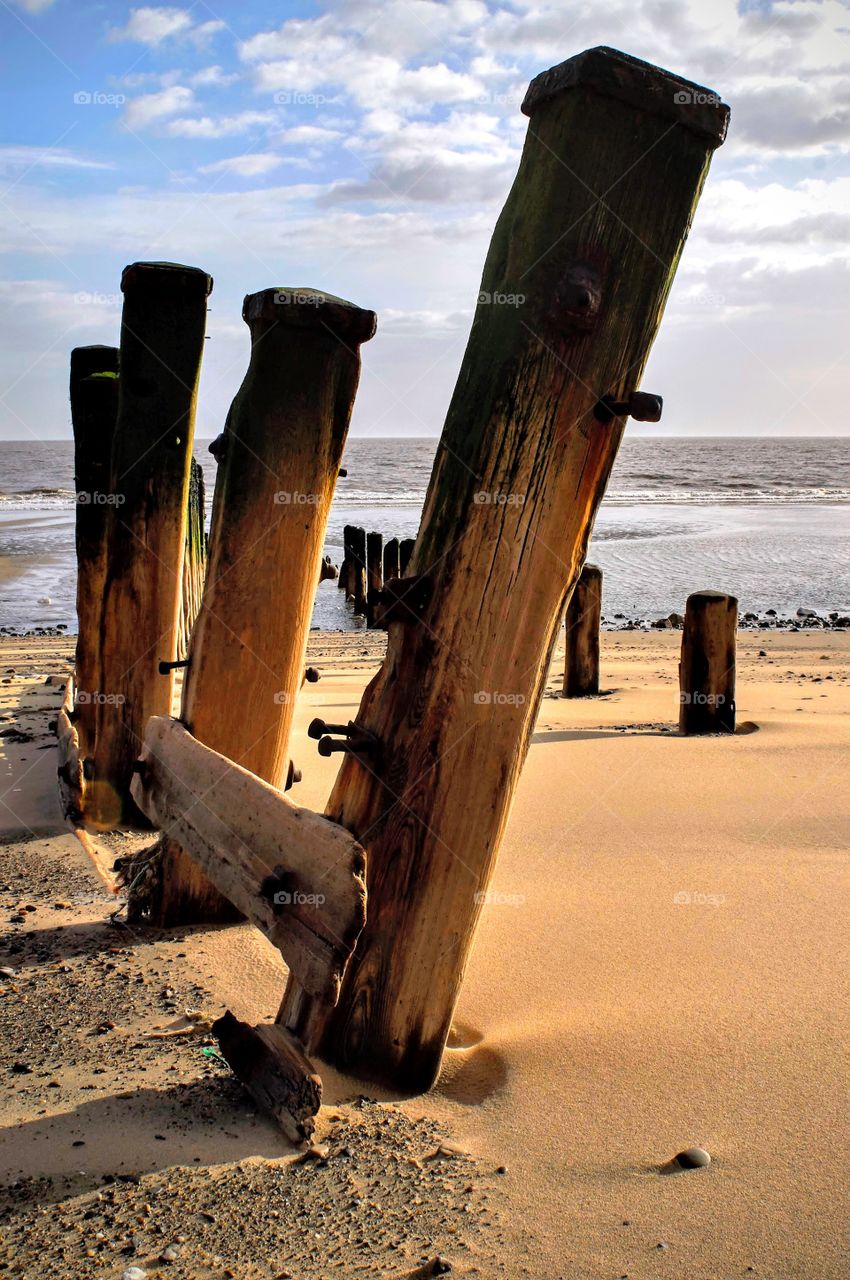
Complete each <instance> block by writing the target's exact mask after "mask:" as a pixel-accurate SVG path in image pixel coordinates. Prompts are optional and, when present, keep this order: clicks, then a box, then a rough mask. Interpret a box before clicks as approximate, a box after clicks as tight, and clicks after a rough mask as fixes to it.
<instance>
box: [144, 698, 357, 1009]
mask: <svg viewBox="0 0 850 1280" xmlns="http://www.w3.org/2000/svg"><path fill="white" fill-rule="evenodd" d="M140 761H141V765H140V766H139V768H140V771H139V772H137V773H136V774H135V775H134V777H133V782H132V793H133V798H134V800H135V802H136V804H137V805H138V807H139V809H140V810H141V811H142V813H144V814H145V815H146V816H147V817H148V818H149V819H150V821H151V822H152V823H153V824H154V826H156V827H158V828H159V829H160V830H162V831H164V832H166V833H167V834H168V835H169V836H171V837H172V838H173V839H174V840H176V841H178V842H179V844H180V845H181V846H182V848H183V849H185V850H186V851H187V852H188V853H189V854H191V857H192V858H193V860H194V861H195V862H197V864H198V865H199V866H200V868H201V869H202V870H203V872H204V874H205V875H207V876H208V877H209V878H210V879H211V881H212V882H213V883H214V885H215V886H216V888H217V889H218V891H219V892H220V893H222V894H223V895H224V896H225V898H227V900H228V901H229V902H232V903H233V904H234V905H235V906H236V907H237V908H238V909H239V911H241V912H242V914H243V915H244V916H246V917H247V918H248V919H249V920H250V921H251V922H252V924H255V925H256V926H257V928H258V929H261V930H262V932H263V933H264V934H265V935H266V937H267V938H268V939H269V940H270V941H271V942H272V943H273V944H274V945H275V946H276V947H277V948H278V949H279V951H280V953H281V955H282V956H283V958H284V960H285V961H286V963H287V964H288V965H289V967H290V970H291V972H292V973H295V974H298V975H299V981H300V982H301V983H302V984H303V985H305V986H308V987H309V988H310V989H311V990H312V991H313V992H314V993H315V994H316V995H317V996H319V997H320V998H321V999H323V1000H327V1001H329V1002H331V1003H333V1002H335V1000H336V998H337V995H338V992H339V984H340V979H341V977H342V974H343V972H344V970H345V966H346V964H347V962H348V958H349V956H350V955H351V951H352V949H353V947H354V944H355V942H356V940H357V938H358V936H359V934H360V931H361V929H362V928H363V923H364V921H365V918H366V887H365V879H364V874H365V872H364V868H365V859H364V854H363V850H362V848H361V846H360V845H359V844H358V843H357V841H356V840H355V839H354V838H353V837H352V836H351V835H350V834H349V833H348V832H347V831H345V830H344V829H343V828H342V827H340V826H338V825H337V824H336V823H334V822H331V821H329V820H328V819H327V818H324V817H322V815H321V814H317V813H313V812H312V810H310V809H303V808H301V807H300V806H299V805H296V804H293V802H292V801H291V800H289V799H288V798H287V797H286V796H285V795H283V793H282V792H280V791H278V790H276V789H275V788H274V787H272V786H270V785H269V784H268V783H267V782H264V781H263V780H262V779H261V778H258V777H256V776H255V775H254V774H253V773H249V771H248V770H247V769H243V768H241V767H240V766H239V765H236V764H234V763H233V762H232V761H231V760H228V759H226V757H224V756H222V755H220V754H219V753H218V752H217V751H213V750H212V749H211V748H210V747H207V746H204V745H203V744H202V743H200V742H198V741H197V739H196V738H193V737H192V735H191V734H190V733H189V731H188V729H186V728H185V726H184V725H182V724H181V723H180V721H179V720H171V719H168V718H166V717H162V716H155V717H154V718H153V719H151V720H150V722H149V724H148V728H147V732H146V734H145V744H144V749H143V751H142V753H141V756H140Z"/></svg>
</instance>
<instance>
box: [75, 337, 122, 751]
mask: <svg viewBox="0 0 850 1280" xmlns="http://www.w3.org/2000/svg"><path fill="white" fill-rule="evenodd" d="M118 370H119V363H118V348H117V347H105V346H91V347H75V348H74V350H73V351H72V352H71V386H70V393H71V425H72V428H73V432H74V488H75V490H76V495H77V510H76V549H77V651H76V657H75V662H74V686H75V703H74V706H73V707H72V708H69V710H70V711H71V713H72V715H73V718H74V723H75V725H76V729H77V733H78V735H79V748H80V751H81V752H82V753H83V754H84V755H88V754H90V753H91V751H92V750H93V748H94V733H95V723H96V710H97V703H96V698H97V695H98V693H99V689H98V683H97V682H98V680H99V678H100V671H99V665H98V662H99V655H100V645H101V628H100V615H101V607H102V602H103V591H104V584H105V578H106V531H107V528H108V524H109V512H110V508H111V507H112V506H113V505H114V502H115V495H113V494H112V493H111V492H110V488H109V486H110V469H111V460H112V442H113V439H114V436H115V423H116V420H117V417H118Z"/></svg>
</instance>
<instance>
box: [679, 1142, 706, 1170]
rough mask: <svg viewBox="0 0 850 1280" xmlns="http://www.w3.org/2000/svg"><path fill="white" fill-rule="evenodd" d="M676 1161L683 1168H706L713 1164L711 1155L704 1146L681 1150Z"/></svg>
mask: <svg viewBox="0 0 850 1280" xmlns="http://www.w3.org/2000/svg"><path fill="white" fill-rule="evenodd" d="M675 1163H676V1164H678V1165H679V1167H680V1168H682V1169H705V1168H707V1167H708V1165H710V1164H711V1156H710V1155H709V1154H708V1152H707V1151H706V1150H705V1148H704V1147H688V1149H687V1150H686V1151H680V1152H679V1154H678V1155H677V1156H676V1157H675Z"/></svg>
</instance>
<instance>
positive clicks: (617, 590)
mask: <svg viewBox="0 0 850 1280" xmlns="http://www.w3.org/2000/svg"><path fill="white" fill-rule="evenodd" d="M437 443H438V442H437V439H436V438H428V439H385V438H381V439H377V438H376V439H368V438H363V437H361V438H358V439H352V440H350V441H349V443H348V445H347V447H346V451H345V456H344V459H343V466H344V467H345V469H346V471H347V473H348V474H347V475H346V476H345V477H344V478H340V480H339V482H338V486H337V492H336V497H335V500H334V504H333V508H332V511H331V515H330V520H329V523H328V531H327V541H326V546H325V551H326V553H327V554H328V555H330V556H331V558H332V559H333V561H334V562H335V563H337V564H338V563H339V562H340V560H341V556H342V531H343V526H344V525H346V524H356V525H360V526H363V527H365V528H366V529H367V530H376V531H378V532H380V533H382V534H383V535H384V538H391V537H398V538H412V537H415V536H416V531H417V528H418V525H419V519H420V515H421V512H422V505H423V500H424V497H425V490H426V487H427V484H428V479H429V476H430V473H431V465H432V463H433V460H434V454H435V452H436V449H437ZM207 446H208V442H207V441H202V440H201V441H196V444H195V456H196V457H197V458H198V461H199V462H200V463H201V464H202V466H203V468H204V472H205V475H206V480H207V501H208V506H209V504H211V500H212V492H213V487H214V484H215V470H216V464H215V461H214V459H213V458H212V456H211V455H210V453H209V452H208V447H207ZM75 507H76V502H75V493H74V481H73V445H72V443H71V442H70V441H56V440H50V441H11V442H7V443H3V442H0V627H5V628H7V629H11V630H14V631H16V632H19V631H25V630H29V629H32V628H36V627H45V628H46V627H56V626H58V625H60V624H63V625H64V626H65V627H67V629H68V631H69V632H73V631H75V630H76V613H75V607H74V599H75V589H76V588H75V563H74V518H75ZM589 558H590V559H591V560H592V561H593V562H594V563H595V564H598V565H599V566H600V567H601V569H602V570H603V574H604V579H603V615H604V616H605V618H606V619H607V620H608V621H609V622H611V621H612V620H614V618H615V615H620V619H621V620H631V621H634V622H637V621H645V620H650V621H651V620H654V619H657V618H662V617H666V615H667V614H669V613H671V612H679V613H680V612H683V609H684V604H685V600H686V598H687V596H688V595H689V593H690V592H692V591H695V590H700V589H704V588H714V589H716V590H720V591H728V592H731V593H732V594H733V595H735V596H737V597H738V600H739V604H740V608H741V610H742V611H752V612H755V613H761V612H763V611H764V610H766V609H775V610H776V611H777V612H778V613H779V614H780V616H785V615H787V616H790V615H793V614H794V613H795V612H796V610H797V609H798V608H807V609H814V610H816V611H817V612H819V613H822V614H826V613H829V612H831V611H833V610H837V611H839V612H840V613H842V614H847V613H850V439H840V438H820V439H813V438H806V439H792V438H771V439H755V438H740V437H736V438H728V437H727V438H713V439H708V438H701V439H692V438H688V439H685V438H676V439H672V438H665V437H660V436H655V437H642V438H634V437H632V438H629V437H627V438H626V440H625V441H624V442H623V445H622V447H621V449H620V453H619V456H618V458H617V462H616V465H615V467H614V471H613V473H612V476H611V480H610V483H609V486H608V490H607V493H606V495H605V498H604V500H603V502H602V506H601V508H600V511H599V514H598V516H597V520H596V525H595V529H594V532H593V539H592V543H591V547H590V556H589ZM313 625H314V626H317V627H321V628H326V629H341V630H357V629H359V628H360V627H361V626H362V623H361V622H360V620H359V619H355V618H354V616H353V614H352V612H351V606H350V605H347V604H346V603H345V601H344V600H343V592H341V591H339V590H338V589H337V586H336V583H335V582H324V583H322V585H321V586H320V587H319V590H318V592H317V596H316V604H315V609H314V615H313Z"/></svg>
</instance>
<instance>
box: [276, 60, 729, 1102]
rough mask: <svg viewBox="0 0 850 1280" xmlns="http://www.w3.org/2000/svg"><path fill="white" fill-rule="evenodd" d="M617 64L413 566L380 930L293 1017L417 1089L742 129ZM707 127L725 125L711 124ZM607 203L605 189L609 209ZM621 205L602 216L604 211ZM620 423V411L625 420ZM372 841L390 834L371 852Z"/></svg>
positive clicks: (549, 130)
mask: <svg viewBox="0 0 850 1280" xmlns="http://www.w3.org/2000/svg"><path fill="white" fill-rule="evenodd" d="M706 93H707V91H706V90H703V89H701V88H699V87H697V86H694V85H691V84H689V83H688V82H687V81H683V80H680V79H679V78H677V77H675V76H673V75H670V74H669V73H667V72H664V71H661V70H659V69H658V68H655V67H651V66H648V65H647V64H646V63H642V62H638V61H636V60H635V59H631V58H628V57H626V56H625V55H623V54H620V53H617V52H615V51H613V50H608V49H595V50H590V51H588V52H587V53H585V54H583V55H581V56H580V57H579V58H577V59H572V60H570V61H569V62H567V63H565V64H563V65H562V66H561V67H558V68H554V69H553V70H552V71H550V72H547V73H546V75H545V76H543V77H539V78H538V79H537V80H535V81H534V82H533V83H532V85H531V87H530V90H529V94H528V96H527V98H526V101H525V104H524V110H525V112H526V114H528V115H529V116H530V117H531V120H530V124H529V129H528V136H527V138H526V142H525V147H524V150H523V155H522V159H521V161H520V168H519V172H518V174H517V178H516V181H515V183H514V186H513V189H512V191H511V193H510V195H509V197H508V201H507V204H506V206H505V208H504V210H503V212H502V215H501V217H500V219H499V223H498V225H497V228H496V231H495V234H494V237H493V241H492V244H491V248H490V252H489V254H488V258H487V262H486V265H485V268H484V275H483V279H482V282H481V291H480V294H479V302H478V307H477V309H476V313H475V317H474V320H473V325H472V331H471V334H470V338H469V344H468V346H467V350H466V354H465V357H464V360H463V364H462V367H461V370H460V374H459V378H458V383H457V386H456V389H455V393H454V396H453V399H452V402H451V405H450V408H449V411H448V417H447V421H446V425H445V428H444V431H443V437H442V447H441V448H440V449H439V450H438V453H437V457H436V461H435V464H434V470H433V473H432V476H431V482H430V485H429V489H428V495H427V498H426V503H425V509H424V512H423V515H422V523H421V527H420V531H419V535H418V538H417V540H416V547H415V550H414V553H413V558H412V561H411V564H410V567H409V573H410V574H411V575H413V576H422V577H425V576H427V577H429V578H430V579H431V580H432V583H433V592H432V595H431V598H430V603H429V604H428V605H427V607H426V608H425V610H424V613H423V615H422V618H421V622H416V621H414V620H411V621H409V622H403V621H399V622H397V623H394V624H391V625H390V627H389V638H388V646H387V655H386V658H385V660H384V663H383V665H382V668H381V670H380V671H379V672H378V674H377V675H376V677H375V678H374V679H373V680H372V681H371V682H370V684H369V686H368V688H367V689H366V692H365V694H364V696H363V700H362V702H361V705H360V709H359V711H358V713H357V715H356V717H355V720H356V723H357V725H358V726H360V728H361V729H362V730H363V731H367V732H370V733H372V734H374V735H375V737H376V738H377V739H378V740H379V742H380V745H381V751H380V758H379V761H376V757H375V756H374V755H373V756H370V757H369V759H368V761H367V765H368V767H366V765H364V763H363V762H362V761H361V760H360V759H359V758H358V757H357V755H356V754H353V753H350V754H348V755H346V756H344V758H343V763H342V765H341V768H340V772H339V774H338V777H337V780H336V783H335V785H334V788H333V791H332V793H331V796H330V799H329V801H328V806H327V809H326V812H327V813H328V815H329V816H331V817H333V818H334V819H336V820H337V821H339V822H340V823H342V824H343V825H344V826H345V827H346V828H347V829H348V830H350V831H352V832H353V833H354V834H355V835H358V836H360V837H362V838H363V839H364V840H368V848H369V868H368V886H369V918H368V921H367V924H366V928H365V929H364V932H363V934H362V936H361V938H360V940H359V942H358V945H357V949H356V951H355V953H354V956H353V957H352V960H351V963H350V965H349V967H348V970H347V972H346V976H345V980H344V983H343V990H342V993H341V997H340V1001H339V1003H338V1005H337V1006H336V1008H334V1009H327V1008H323V1007H322V1006H320V1005H318V1004H317V1002H315V1001H312V1000H310V999H309V998H306V997H305V996H304V993H303V992H301V991H299V990H298V987H297V983H296V982H294V980H291V981H290V986H289V989H288V992H287V995H286V997H285V999H284V1002H283V1005H282V1008H281V1012H280V1015H279V1020H281V1021H282V1022H284V1024H285V1025H286V1026H288V1027H289V1029H290V1030H292V1031H293V1032H294V1033H295V1034H297V1035H298V1036H299V1038H300V1039H301V1040H302V1041H303V1043H304V1044H305V1047H306V1049H307V1052H308V1053H311V1054H314V1053H315V1054H317V1055H319V1056H321V1057H322V1058H324V1059H326V1060H328V1061H330V1062H332V1063H333V1064H334V1065H336V1066H339V1067H341V1068H343V1069H344V1070H346V1071H349V1072H353V1073H354V1074H356V1075H359V1076H361V1077H365V1078H367V1079H370V1080H376V1081H379V1082H382V1083H385V1084H388V1085H390V1086H391V1087H392V1088H395V1089H398V1090H400V1091H407V1090H411V1091H418V1090H422V1089H426V1088H428V1087H429V1086H430V1085H431V1084H432V1083H433V1081H434V1079H435V1078H436V1075H437V1073H438V1070H439V1065H440V1060H441V1056H442V1052H443V1047H444V1045H445V1041H446V1036H447V1033H448V1030H449V1027H450V1024H451V1019H452V1014H453V1010H454V1007H455V1002H456V999H457V995H458V991H459V989H460V984H461V981H462V977H463V973H464V969H465V967H466V964H467V961H468V958H469V953H470V948H471V945H472V939H473V934H474V930H475V926H476V923H477V920H478V917H479V915H480V912H481V909H482V906H483V903H484V902H485V900H486V894H487V887H488V883H489V881H490V877H491V874H492V871H493V867H494V863H495V858H496V854H497V851H498V848H499V844H500V841H501V837H502V833H503V830H504V826H505V822H506V820H507V816H508V812H509V808H510V803H511V799H512V796H513V793H514V790H515V787H516V783H517V780H518V777H519V773H520V769H521V767H522V763H523V760H524V758H525V754H526V751H527V747H528V742H529V739H530V734H531V731H532V728H533V724H534V720H535V717H536V713H537V710H538V707H539V703H540V699H541V697H542V694H543V690H544V688H545V680H546V673H547V671H548V668H549V662H550V658H551V653H552V647H553V645H554V643H555V640H556V638H557V634H558V630H559V627H560V621H561V618H562V616H563V612H564V607H565V604H566V600H567V598H568V597H569V594H570V592H571V591H572V589H573V586H574V584H575V581H576V579H577V578H578V575H579V571H580V568H581V565H582V564H583V562H584V560H585V558H586V554H587V543H588V539H589V536H590V531H591V528H592V524H593V520H594V516H595V513H596V510H597V508H598V505H599V502H600V500H601V498H602V495H603V492H604V489H605V485H606V483H607V480H608V476H609V474H610V471H611V467H612V464H613V462H614V458H615V455H616V452H617V448H618V445H619V442H620V439H621V436H622V432H623V427H624V422H623V419H622V418H621V417H615V416H614V415H612V414H610V413H609V414H608V415H607V421H600V420H598V419H597V417H596V414H595V412H594V411H595V409H596V406H597V405H598V404H599V401H600V400H601V398H602V397H603V396H607V395H610V396H612V397H614V402H617V403H619V402H620V401H621V400H623V399H624V397H625V396H627V395H628V394H629V393H630V392H631V391H632V390H634V388H635V387H636V386H639V384H640V377H641V372H642V370H643V367H644V364H645V361H646V359H647V357H648V354H649V350H650V347H651V344H652V341H653V339H654V337H655V334H656V331H657V329H658V326H659V323H660V320H661V316H662V314H663V310H664V304H665V302H666V299H667V295H668V292H669V289H670V285H671V282H672V279H673V276H674V273H675V269H676V266H677V263H678V260H679V256H680V253H681V251H682V248H683V245H684V243H685V240H686V237H687V234H688V230H689V227H690V224H691V220H692V217H693V213H694V210H695V208H696V204H697V200H698V197H699V194H700V191H701V189H702V185H703V182H704V181H705V177H706V175H707V172H708V167H709V161H710V156H711V152H712V150H713V149H714V148H715V147H716V146H718V145H719V144H720V142H721V141H722V140H723V137H724V136H725V131H726V124H727V117H728V109H727V108H726V107H725V106H723V105H722V104H721V103H719V100H717V99H716V98H714V97H713V96H712V95H709V100H710V101H711V102H713V103H714V104H715V105H713V106H712V107H711V109H710V110H708V111H707V110H706V109H705V108H704V107H703V106H699V107H696V108H695V109H694V110H693V111H692V109H691V107H692V104H694V103H696V102H697V101H699V102H700V103H703V102H704V101H705V100H706ZM707 121H708V123H706V122H707ZM594 193H600V194H599V195H598V196H597V195H595V194H594ZM603 193H604V198H603ZM605 416H606V415H604V414H603V415H602V417H603V418H605ZM367 833H368V834H367Z"/></svg>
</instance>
